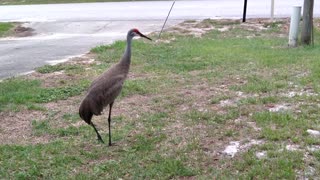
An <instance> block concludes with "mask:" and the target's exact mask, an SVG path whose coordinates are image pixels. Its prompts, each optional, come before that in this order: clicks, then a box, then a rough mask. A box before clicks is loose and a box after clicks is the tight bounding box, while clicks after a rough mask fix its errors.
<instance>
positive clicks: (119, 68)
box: [79, 31, 133, 124]
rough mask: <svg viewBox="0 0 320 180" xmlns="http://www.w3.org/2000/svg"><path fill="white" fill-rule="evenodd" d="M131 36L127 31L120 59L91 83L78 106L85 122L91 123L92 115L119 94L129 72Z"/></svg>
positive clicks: (96, 113) (97, 113)
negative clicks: (124, 46) (123, 50)
mask: <svg viewBox="0 0 320 180" xmlns="http://www.w3.org/2000/svg"><path fill="white" fill-rule="evenodd" d="M132 38H133V36H131V35H130V31H129V32H128V35H127V46H126V51H125V53H124V54H123V56H122V58H121V60H120V61H119V62H118V63H117V64H115V65H113V66H112V67H111V68H110V69H108V70H107V71H105V72H104V73H103V74H101V75H100V76H99V77H98V78H96V79H95V80H94V81H93V82H92V83H91V86H90V88H89V90H88V93H87V95H86V97H85V98H84V99H83V101H82V103H81V105H80V108H79V114H80V117H81V118H82V119H83V120H84V121H85V122H86V123H88V124H90V123H91V118H92V116H93V115H101V112H102V111H103V108H104V107H106V106H108V105H109V104H111V103H113V102H114V100H115V99H116V98H117V96H118V95H119V94H120V92H121V89H122V86H123V83H124V81H125V79H126V78H127V75H128V73H129V68H130V63H131V41H132Z"/></svg>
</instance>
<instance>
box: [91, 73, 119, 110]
mask: <svg viewBox="0 0 320 180" xmlns="http://www.w3.org/2000/svg"><path fill="white" fill-rule="evenodd" d="M124 80H125V76H123V75H118V76H113V77H109V78H99V79H98V80H97V81H94V82H93V83H92V85H91V87H90V89H89V92H88V95H87V97H88V98H89V99H90V101H91V107H92V108H91V110H92V112H93V114H95V115H100V114H101V112H102V110H103V108H104V107H106V106H107V105H108V104H110V103H112V102H114V100H115V99H116V98H117V96H118V95H119V94H120V92H121V89H122V86H123V83H124Z"/></svg>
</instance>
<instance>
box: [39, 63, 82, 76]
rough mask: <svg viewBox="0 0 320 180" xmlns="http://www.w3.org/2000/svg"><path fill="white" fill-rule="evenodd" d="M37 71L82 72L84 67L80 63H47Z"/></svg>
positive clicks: (44, 72) (43, 72)
mask: <svg viewBox="0 0 320 180" xmlns="http://www.w3.org/2000/svg"><path fill="white" fill-rule="evenodd" d="M36 71H37V72H39V73H42V74H46V73H52V72H57V71H66V72H67V73H68V72H77V73H79V72H81V71H83V68H82V67H81V66H79V65H64V64H57V65H45V66H42V67H39V68H37V69H36Z"/></svg>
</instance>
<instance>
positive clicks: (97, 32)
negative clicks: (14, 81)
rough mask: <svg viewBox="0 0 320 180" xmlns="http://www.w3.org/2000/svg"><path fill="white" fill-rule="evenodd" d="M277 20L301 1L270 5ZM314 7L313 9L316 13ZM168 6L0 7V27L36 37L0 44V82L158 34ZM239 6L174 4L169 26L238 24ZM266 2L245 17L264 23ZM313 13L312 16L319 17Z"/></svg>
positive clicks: (237, 0) (217, 0) (217, 1)
mask: <svg viewBox="0 0 320 180" xmlns="http://www.w3.org/2000/svg"><path fill="white" fill-rule="evenodd" d="M275 1H276V3H275V5H276V7H275V15H276V17H289V16H290V13H291V7H292V6H293V5H302V4H303V0H290V1H283V0H281V1H280V0H279V2H278V1H277V0H275ZM317 3H318V2H315V7H318V4H317ZM171 4H172V2H170V1H157V2H118V3H83V4H55V5H24V6H0V21H17V22H27V23H25V24H24V25H25V26H28V27H32V28H34V29H35V32H36V33H37V35H35V36H32V37H25V38H4V39H0V79H1V78H6V77H10V76H14V75H17V74H22V73H26V72H30V71H32V70H33V69H34V68H35V67H39V66H42V65H44V64H47V63H56V62H59V61H61V60H65V59H67V58H68V57H71V56H77V55H81V54H84V53H86V52H88V51H89V50H90V48H92V47H94V46H96V45H101V44H109V43H112V42H113V41H115V40H120V39H124V38H125V34H126V32H127V30H128V29H130V28H132V27H137V28H139V29H140V30H141V31H142V32H143V33H146V34H147V33H149V32H153V31H159V30H160V29H161V26H162V24H163V22H164V19H165V17H166V15H167V13H168V11H169V9H170V6H171ZM242 8H243V1H242V0H211V1H199V0H198V1H177V2H176V4H175V6H174V8H173V11H172V13H171V16H170V19H169V21H168V25H167V27H168V26H171V25H174V24H177V23H179V22H181V21H183V20H185V19H205V18H239V19H240V18H241V17H242ZM269 13H270V0H259V1H256V0H254V1H253V2H250V0H249V2H248V11H247V17H248V18H250V17H268V16H269ZM319 14H320V13H319V8H315V16H319Z"/></svg>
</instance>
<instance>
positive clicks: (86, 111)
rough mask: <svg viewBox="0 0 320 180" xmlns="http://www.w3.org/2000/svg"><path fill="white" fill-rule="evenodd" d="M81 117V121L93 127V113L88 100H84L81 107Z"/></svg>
mask: <svg viewBox="0 0 320 180" xmlns="http://www.w3.org/2000/svg"><path fill="white" fill-rule="evenodd" d="M79 115H80V117H81V119H83V120H84V121H85V122H86V123H87V124H89V125H91V119H92V116H93V113H92V111H91V108H90V104H89V102H88V101H87V100H86V99H84V100H83V101H82V103H81V105H80V108H79Z"/></svg>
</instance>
